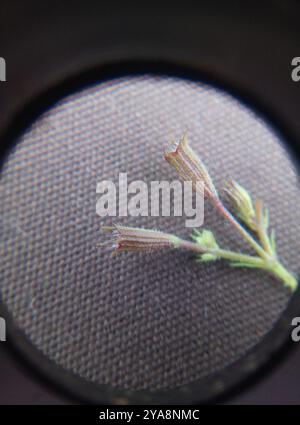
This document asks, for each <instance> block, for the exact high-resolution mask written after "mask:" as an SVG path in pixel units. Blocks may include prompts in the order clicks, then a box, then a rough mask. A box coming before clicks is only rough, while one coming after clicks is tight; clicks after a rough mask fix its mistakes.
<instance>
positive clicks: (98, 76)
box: [0, 60, 300, 404]
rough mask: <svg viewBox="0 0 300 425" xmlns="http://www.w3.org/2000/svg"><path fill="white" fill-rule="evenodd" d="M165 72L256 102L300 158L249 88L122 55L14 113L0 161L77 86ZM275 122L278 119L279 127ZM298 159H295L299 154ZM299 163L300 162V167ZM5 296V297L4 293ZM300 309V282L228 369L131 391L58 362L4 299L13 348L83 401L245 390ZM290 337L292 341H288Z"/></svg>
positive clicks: (213, 396)
mask: <svg viewBox="0 0 300 425" xmlns="http://www.w3.org/2000/svg"><path fill="white" fill-rule="evenodd" d="M145 73H147V74H155V75H157V74H159V75H164V76H173V77H174V76H176V77H181V78H186V79H189V80H193V81H196V82H197V81H201V82H205V83H207V84H210V85H214V86H215V87H218V88H220V89H221V90H223V91H226V92H228V93H229V94H231V95H233V96H234V97H235V98H238V100H240V101H241V102H243V103H245V104H247V105H248V106H250V108H251V109H253V110H254V111H255V112H256V113H257V114H259V115H260V116H262V117H264V118H265V120H266V122H267V123H268V124H269V125H270V127H271V128H272V129H273V130H275V132H276V133H277V134H278V135H279V136H280V138H281V140H283V141H286V143H287V147H288V150H289V151H290V154H292V156H293V159H294V158H296V159H297V161H296V162H297V164H296V165H297V166H298V164H299V162H298V161H299V153H298V149H297V143H296V140H295V139H294V140H293V138H292V137H291V135H290V134H289V132H288V129H287V128H285V126H284V123H281V122H280V119H279V117H274V116H273V115H272V114H271V113H270V111H269V110H268V108H266V107H265V106H264V105H260V104H258V103H257V102H256V101H255V99H253V98H252V97H251V95H249V93H247V92H246V91H245V92H242V91H241V90H240V89H237V88H235V87H234V86H233V85H232V84H226V83H224V82H223V81H222V82H221V81H220V80H219V79H218V78H214V77H213V75H212V74H211V73H210V74H208V73H205V72H203V71H201V70H198V69H190V68H187V67H185V66H181V65H179V64H175V63H170V62H169V63H168V62H162V61H160V62H155V61H132V60H131V61H130V60H129V61H122V62H115V63H111V64H106V65H99V66H95V68H93V69H89V70H83V72H82V73H80V75H74V76H72V77H71V78H67V79H65V81H62V82H61V83H60V84H58V85H56V86H55V87H54V88H53V87H50V88H49V89H48V90H47V91H46V92H45V93H42V94H41V95H39V96H38V97H36V98H34V99H32V101H31V102H30V103H29V104H28V105H26V107H25V108H24V109H23V110H22V111H19V113H18V114H16V115H15V116H14V117H12V118H11V124H10V125H9V126H8V128H7V130H6V132H5V134H4V136H3V138H2V139H1V140H0V163H3V161H4V160H5V157H6V155H7V153H8V152H9V149H10V147H11V146H13V145H14V144H15V143H16V142H17V139H18V137H19V136H20V135H21V134H22V133H23V132H24V130H25V129H26V128H28V126H30V125H31V123H32V122H33V121H35V120H36V119H37V118H38V117H39V116H40V115H41V114H42V113H43V112H45V111H46V110H47V109H48V108H50V107H51V106H53V105H54V104H55V103H56V102H57V101H59V100H61V99H62V98H64V97H65V96H67V95H69V94H72V93H73V92H74V91H77V90H80V89H83V88H85V87H87V86H90V85H91V84H94V83H99V82H104V81H106V80H109V79H112V78H117V77H121V76H126V75H130V76H132V75H141V74H145ZM272 123H276V128H275V129H274V126H273V124H272ZM294 162H295V159H294ZM298 169H299V167H298ZM0 300H1V297H0ZM299 314H300V288H298V289H297V291H296V292H295V294H294V295H293V296H292V298H291V300H290V302H289V304H288V307H287V309H286V310H285V311H284V313H283V314H282V315H281V317H280V318H279V320H278V321H277V322H276V324H275V325H274V328H273V329H272V330H271V331H270V332H269V333H268V334H267V335H266V336H265V337H264V338H263V340H262V341H261V342H260V343H259V344H257V345H256V346H255V347H254V348H253V349H252V350H251V351H249V352H248V353H247V354H246V355H245V356H244V357H242V358H241V359H239V360H238V361H236V362H235V363H234V364H232V365H230V366H228V367H227V368H225V369H224V370H222V371H220V372H217V373H214V374H213V375H210V376H208V377H205V378H202V379H201V380H198V381H195V382H193V383H190V384H188V385H185V386H181V387H179V388H176V389H172V390H168V391H157V392H148V391H128V390H119V389H113V388H110V387H108V386H106V385H97V384H95V383H92V382H88V381H86V380H84V379H82V378H79V377H78V376H76V375H74V374H73V373H72V372H69V371H67V370H65V369H64V368H62V367H61V366H58V365H57V364H55V363H54V362H53V361H51V360H49V359H48V358H47V357H46V356H45V355H44V354H43V353H42V352H41V351H40V350H38V349H37V348H36V347H34V345H33V344H32V343H31V342H30V340H29V339H28V338H27V337H26V336H25V334H24V333H23V332H22V331H21V330H20V329H19V328H18V327H17V326H16V324H15V323H14V320H13V317H12V316H11V314H10V313H9V311H8V309H7V307H6V306H5V305H4V304H3V303H2V302H0V315H1V316H3V317H4V318H5V319H6V323H7V331H8V336H9V342H8V345H9V346H10V348H12V350H13V352H14V353H15V354H17V355H18V356H19V357H20V356H21V358H22V359H23V360H24V361H25V364H26V366H28V367H30V369H31V370H32V371H34V372H35V373H37V375H38V376H40V377H42V378H44V379H45V378H46V380H47V381H48V382H50V383H52V384H54V385H55V386H56V387H58V388H60V389H63V390H64V391H67V393H69V394H71V395H72V396H73V397H75V398H76V399H77V400H79V401H81V402H83V403H92V404H99V403H108V404H118V403H119V402H120V401H122V402H123V403H128V404H195V403H207V402H212V401H217V400H218V399H220V396H221V395H222V396H224V394H227V395H228V394H230V392H231V393H232V392H233V391H240V390H241V389H242V388H243V387H245V385H246V384H249V383H250V381H253V380H254V379H255V378H258V377H259V376H262V374H264V373H267V372H268V371H270V370H271V368H272V366H274V365H275V364H276V363H277V362H278V361H279V360H282V359H283V355H284V354H285V353H287V351H288V349H289V348H291V346H292V345H293V343H292V342H291V341H289V340H290V331H291V319H292V318H293V317H295V316H297V315H299ZM288 341H289V342H288Z"/></svg>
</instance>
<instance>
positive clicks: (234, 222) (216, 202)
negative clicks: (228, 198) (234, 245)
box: [212, 198, 270, 260]
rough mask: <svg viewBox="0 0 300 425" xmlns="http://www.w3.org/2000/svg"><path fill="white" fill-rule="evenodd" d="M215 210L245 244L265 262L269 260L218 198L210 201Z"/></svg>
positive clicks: (265, 253)
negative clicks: (240, 236) (234, 229)
mask: <svg viewBox="0 0 300 425" xmlns="http://www.w3.org/2000/svg"><path fill="white" fill-rule="evenodd" d="M212 201H213V203H214V205H215V207H216V208H217V210H218V211H219V212H220V213H221V214H222V215H223V216H224V218H226V220H228V221H229V222H230V223H231V224H232V225H233V226H234V227H235V228H236V229H237V231H238V232H239V233H240V234H241V235H242V236H243V238H244V239H245V241H246V242H248V243H249V245H250V246H251V247H252V248H253V249H254V250H255V251H256V253H257V254H258V255H259V256H260V257H261V258H264V259H265V260H269V259H270V256H269V254H268V253H267V252H266V251H265V250H264V249H263V248H262V247H261V246H260V245H259V244H258V243H257V242H256V240H255V239H254V238H253V237H252V236H251V235H250V233H249V232H247V230H246V229H245V228H244V227H243V226H242V225H241V224H240V223H239V222H238V221H237V220H236V218H235V217H234V216H233V215H232V214H231V212H230V211H228V210H227V208H226V207H225V206H224V205H223V203H222V202H221V201H220V199H219V198H213V199H212Z"/></svg>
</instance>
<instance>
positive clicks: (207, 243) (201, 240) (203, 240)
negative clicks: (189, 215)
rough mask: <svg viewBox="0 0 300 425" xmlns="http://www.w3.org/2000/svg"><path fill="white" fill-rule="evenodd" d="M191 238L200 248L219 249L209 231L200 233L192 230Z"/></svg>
mask: <svg viewBox="0 0 300 425" xmlns="http://www.w3.org/2000/svg"><path fill="white" fill-rule="evenodd" d="M192 238H193V239H194V241H195V242H196V243H197V244H198V245H199V246H201V248H209V249H219V245H218V244H217V241H216V239H215V236H214V234H213V233H212V232H211V231H210V230H203V231H202V232H199V231H198V230H194V235H192Z"/></svg>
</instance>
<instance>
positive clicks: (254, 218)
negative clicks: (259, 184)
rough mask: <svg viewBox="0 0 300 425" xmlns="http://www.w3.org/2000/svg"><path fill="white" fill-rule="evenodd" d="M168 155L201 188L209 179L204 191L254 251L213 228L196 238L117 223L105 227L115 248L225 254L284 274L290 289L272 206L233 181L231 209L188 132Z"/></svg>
mask: <svg viewBox="0 0 300 425" xmlns="http://www.w3.org/2000/svg"><path fill="white" fill-rule="evenodd" d="M164 156H165V159H166V160H167V161H168V162H169V163H170V164H171V165H172V166H173V167H174V168H175V169H176V171H177V172H178V174H179V176H180V177H181V178H182V179H183V180H184V181H191V182H192V184H193V189H194V190H197V185H196V182H197V181H203V182H204V193H205V195H206V197H207V198H208V199H209V200H210V201H211V203H212V204H213V205H214V207H215V208H216V210H217V211H218V212H219V213H220V214H221V215H222V216H223V217H224V218H225V219H226V220H227V221H228V222H229V223H230V224H231V225H232V226H233V227H234V228H235V229H236V230H237V231H238V233H239V234H240V236H241V237H242V238H243V239H244V240H245V241H246V242H247V244H248V245H249V246H250V247H251V248H252V249H253V251H254V252H255V255H248V254H243V253H240V252H234V251H231V250H227V249H222V248H220V246H219V244H218V242H217V240H216V238H215V236H214V234H213V232H212V231H210V230H207V229H204V230H202V231H198V230H194V233H193V235H192V239H193V242H192V241H187V240H183V239H181V238H179V237H177V236H175V235H172V234H167V233H163V232H160V231H157V230H147V229H140V228H131V227H126V226H119V225H114V226H112V227H105V228H104V230H105V231H106V232H109V233H111V234H112V235H113V236H114V237H115V249H116V251H154V250H158V249H165V248H181V249H185V250H189V251H192V252H194V253H196V254H197V256H198V259H199V260H200V261H201V262H211V261H217V260H219V259H225V260H228V261H229V264H230V265H231V266H232V267H251V268H256V269H262V270H265V271H267V272H269V273H272V274H273V275H274V276H276V277H277V278H279V279H280V280H281V281H282V282H283V284H284V285H285V286H287V287H288V288H289V289H290V290H291V291H295V290H296V288H297V286H298V282H297V279H296V277H295V276H294V275H293V274H292V273H290V272H289V271H288V270H287V269H286V268H285V267H284V265H283V264H282V263H281V262H280V261H279V259H278V255H277V252H276V242H275V231H274V229H273V230H271V231H270V229H269V226H270V220H269V210H268V209H267V208H265V207H264V206H263V203H262V201H260V200H256V201H255V202H253V200H252V197H251V195H250V194H249V193H248V192H247V191H246V189H245V188H243V187H242V186H241V185H240V184H239V183H237V182H236V181H234V180H231V181H229V182H228V183H227V185H226V187H225V188H224V190H225V193H226V195H227V197H228V199H229V201H230V204H231V207H232V208H231V211H229V210H228V209H227V208H226V206H225V205H224V203H223V201H222V200H221V198H220V196H219V193H218V191H217V189H216V187H215V185H214V183H213V181H212V179H211V177H210V175H209V172H208V170H207V168H206V166H205V165H204V164H203V162H202V161H201V159H200V158H199V157H198V156H197V155H196V153H195V152H194V151H193V149H192V148H191V147H190V146H189V143H188V139H187V136H186V135H185V136H184V137H183V139H182V140H181V141H179V142H177V143H173V144H172V145H171V146H170V147H169V148H168V149H167V150H166V152H165V155H164Z"/></svg>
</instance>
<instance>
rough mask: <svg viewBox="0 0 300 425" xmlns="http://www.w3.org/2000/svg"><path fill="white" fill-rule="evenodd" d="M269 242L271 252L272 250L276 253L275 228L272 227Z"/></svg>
mask: <svg viewBox="0 0 300 425" xmlns="http://www.w3.org/2000/svg"><path fill="white" fill-rule="evenodd" d="M270 242H271V246H272V249H273V252H274V254H276V240H275V230H274V229H272V231H271V241H270Z"/></svg>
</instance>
